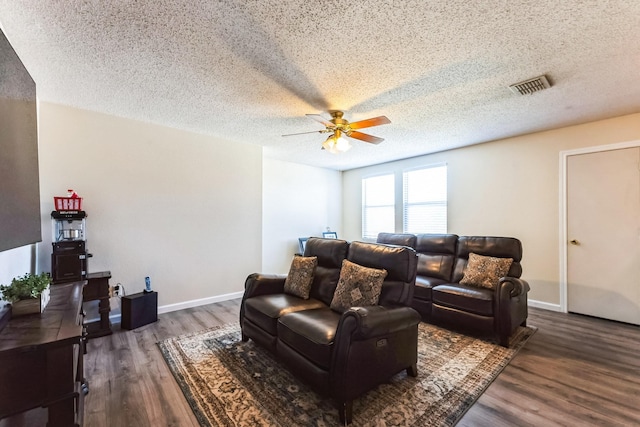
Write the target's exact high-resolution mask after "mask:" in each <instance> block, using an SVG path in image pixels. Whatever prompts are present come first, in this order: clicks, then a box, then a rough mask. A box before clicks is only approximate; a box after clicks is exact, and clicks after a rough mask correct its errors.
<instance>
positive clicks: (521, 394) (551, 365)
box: [85, 299, 640, 427]
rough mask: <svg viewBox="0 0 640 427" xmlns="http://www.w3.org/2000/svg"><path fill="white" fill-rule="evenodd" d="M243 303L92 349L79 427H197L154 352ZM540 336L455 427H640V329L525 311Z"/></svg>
mask: <svg viewBox="0 0 640 427" xmlns="http://www.w3.org/2000/svg"><path fill="white" fill-rule="evenodd" d="M239 304H240V300H239V299H238V300H233V301H226V302H222V303H217V304H211V305H206V306H201V307H197V308H192V309H187V310H181V311H176V312H172V313H166V314H162V315H160V316H159V320H158V322H156V323H154V324H151V325H147V326H144V327H141V328H139V329H136V330H133V331H124V330H120V327H119V325H114V334H113V335H111V336H106V337H102V338H97V339H93V340H91V341H90V342H89V345H88V354H87V355H86V358H85V372H86V376H87V378H88V379H89V385H90V393H89V395H88V396H87V397H86V400H85V426H89V427H112V426H136V427H143V426H154V427H156V426H197V425H198V423H197V421H196V419H195V417H194V416H193V414H192V412H191V409H190V408H189V405H188V404H187V402H186V400H185V398H184V397H183V395H182V392H181V391H180V389H179V388H178V385H177V383H176V382H175V380H174V379H173V377H172V375H171V373H170V372H169V369H168V368H167V366H166V364H165V362H164V360H163V358H162V355H161V354H160V351H159V350H158V347H157V345H156V342H157V341H159V340H162V339H164V338H169V337H172V336H176V335H180V334H185V333H189V332H195V331H199V330H202V329H205V328H208V327H211V326H216V325H221V324H225V323H229V322H237V321H238V310H239ZM528 323H529V324H530V325H532V326H536V327H538V332H537V333H536V334H535V335H534V336H533V338H531V340H530V341H529V342H528V343H527V345H526V346H525V347H524V348H523V349H522V350H521V351H520V353H518V355H517V356H516V357H515V358H514V360H513V361H512V362H511V363H510V365H509V366H507V367H506V368H505V370H504V371H503V372H502V373H501V374H500V376H499V377H498V379H497V380H496V381H494V382H493V384H491V386H489V388H488V389H487V390H486V392H485V393H484V394H483V395H482V396H481V397H480V399H479V400H478V401H477V402H476V403H475V405H474V406H473V407H472V408H471V409H470V410H469V411H468V412H467V413H466V414H465V416H464V417H463V419H462V420H461V421H460V423H459V424H458V425H459V426H474V427H475V426H556V425H557V426H591V425H592V426H631V425H640V409H639V406H640V405H639V404H640V328H638V327H634V326H630V325H624V324H620V323H615V322H609V321H605V320H601V319H594V318H589V317H585V316H579V315H572V314H563V313H555V312H550V311H545V310H540V309H531V310H530V317H529V322H528Z"/></svg>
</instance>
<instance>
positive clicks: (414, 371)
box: [407, 363, 418, 377]
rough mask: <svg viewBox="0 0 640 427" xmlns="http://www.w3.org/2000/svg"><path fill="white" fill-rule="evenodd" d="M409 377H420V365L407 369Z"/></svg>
mask: <svg viewBox="0 0 640 427" xmlns="http://www.w3.org/2000/svg"><path fill="white" fill-rule="evenodd" d="M407 375H409V376H410V377H417V376H418V365H417V364H416V363H414V364H413V365H411V366H409V367H408V368H407Z"/></svg>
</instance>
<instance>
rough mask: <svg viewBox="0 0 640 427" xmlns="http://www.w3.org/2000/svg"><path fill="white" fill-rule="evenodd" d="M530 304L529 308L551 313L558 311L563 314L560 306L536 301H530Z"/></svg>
mask: <svg viewBox="0 0 640 427" xmlns="http://www.w3.org/2000/svg"><path fill="white" fill-rule="evenodd" d="M528 304H529V307H535V308H541V309H543V310H549V311H557V312H559V313H561V312H562V309H561V308H560V304H551V303H548V302H544V301H536V300H532V299H530V300H529V301H528Z"/></svg>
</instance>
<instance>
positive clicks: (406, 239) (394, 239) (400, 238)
mask: <svg viewBox="0 0 640 427" xmlns="http://www.w3.org/2000/svg"><path fill="white" fill-rule="evenodd" d="M376 243H384V244H386V245H397V246H408V247H410V248H414V249H415V247H416V235H415V234H409V233H404V234H403V233H378V238H377V239H376Z"/></svg>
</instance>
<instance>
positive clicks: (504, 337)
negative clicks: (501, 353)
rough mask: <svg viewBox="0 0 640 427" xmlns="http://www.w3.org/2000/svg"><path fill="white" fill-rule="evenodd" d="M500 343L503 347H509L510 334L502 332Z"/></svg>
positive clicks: (499, 338)
mask: <svg viewBox="0 0 640 427" xmlns="http://www.w3.org/2000/svg"><path fill="white" fill-rule="evenodd" d="M498 344H500V345H501V346H502V347H505V348H509V335H503V334H500V336H499V337H498Z"/></svg>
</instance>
